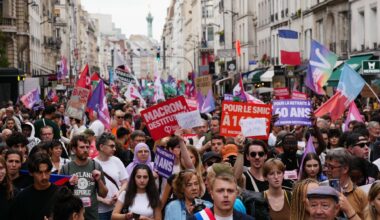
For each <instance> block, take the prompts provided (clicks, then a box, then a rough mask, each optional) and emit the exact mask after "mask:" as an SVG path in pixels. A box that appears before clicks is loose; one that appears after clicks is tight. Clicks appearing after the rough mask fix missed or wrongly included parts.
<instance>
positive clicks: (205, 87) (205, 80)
mask: <svg viewBox="0 0 380 220" xmlns="http://www.w3.org/2000/svg"><path fill="white" fill-rule="evenodd" d="M195 89H196V91H197V92H199V91H200V92H201V93H202V95H203V96H206V95H207V93H208V91H209V90H210V89H212V79H211V75H207V76H200V77H197V78H195Z"/></svg>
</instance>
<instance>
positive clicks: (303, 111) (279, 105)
mask: <svg viewBox="0 0 380 220" xmlns="http://www.w3.org/2000/svg"><path fill="white" fill-rule="evenodd" d="M272 106H273V114H278V115H279V118H278V121H276V122H275V124H274V125H276V126H281V125H307V126H311V121H310V112H311V111H312V105H311V101H310V100H273V103H272Z"/></svg>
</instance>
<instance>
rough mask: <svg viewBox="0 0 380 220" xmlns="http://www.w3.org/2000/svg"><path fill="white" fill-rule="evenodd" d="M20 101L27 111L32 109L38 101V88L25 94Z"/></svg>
mask: <svg viewBox="0 0 380 220" xmlns="http://www.w3.org/2000/svg"><path fill="white" fill-rule="evenodd" d="M20 101H21V102H22V104H24V106H25V107H26V108H28V109H32V107H33V105H34V104H35V103H36V102H38V101H40V91H39V88H35V89H33V90H32V91H30V92H28V93H26V94H25V95H24V96H22V97H21V99H20Z"/></svg>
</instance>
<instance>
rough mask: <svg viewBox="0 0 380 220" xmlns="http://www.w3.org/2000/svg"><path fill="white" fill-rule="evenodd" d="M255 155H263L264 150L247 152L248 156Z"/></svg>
mask: <svg viewBox="0 0 380 220" xmlns="http://www.w3.org/2000/svg"><path fill="white" fill-rule="evenodd" d="M256 155H259V157H263V156H264V155H265V152H264V151H260V152H254V151H252V152H251V153H249V156H251V157H256Z"/></svg>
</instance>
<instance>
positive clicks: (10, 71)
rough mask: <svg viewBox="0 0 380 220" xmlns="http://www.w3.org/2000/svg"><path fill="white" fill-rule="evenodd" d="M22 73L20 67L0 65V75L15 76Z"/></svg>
mask: <svg viewBox="0 0 380 220" xmlns="http://www.w3.org/2000/svg"><path fill="white" fill-rule="evenodd" d="M23 74H24V72H23V71H22V70H21V69H16V68H13V67H10V68H4V67H0V77H17V76H20V75H23Z"/></svg>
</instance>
